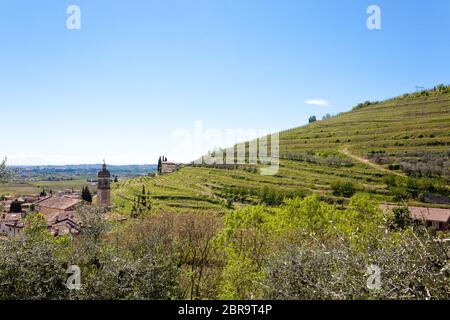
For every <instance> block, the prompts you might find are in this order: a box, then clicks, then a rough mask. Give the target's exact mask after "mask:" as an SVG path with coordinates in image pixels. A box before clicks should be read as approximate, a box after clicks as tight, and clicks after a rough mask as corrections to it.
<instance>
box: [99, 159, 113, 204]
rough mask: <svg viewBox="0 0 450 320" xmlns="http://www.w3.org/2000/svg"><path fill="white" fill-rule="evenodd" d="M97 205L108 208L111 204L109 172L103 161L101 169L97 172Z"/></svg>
mask: <svg viewBox="0 0 450 320" xmlns="http://www.w3.org/2000/svg"><path fill="white" fill-rule="evenodd" d="M97 205H99V206H101V207H104V208H108V207H110V206H111V174H110V173H109V171H108V170H106V164H105V162H103V168H102V171H100V172H99V173H98V185H97Z"/></svg>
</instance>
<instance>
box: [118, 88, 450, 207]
mask: <svg viewBox="0 0 450 320" xmlns="http://www.w3.org/2000/svg"><path fill="white" fill-rule="evenodd" d="M280 154H281V164H280V170H279V172H278V174H277V175H275V176H262V175H260V174H259V173H258V172H257V170H255V169H252V168H251V167H250V165H245V166H236V167H234V168H231V169H230V168H214V167H192V166H185V167H183V168H182V169H181V170H179V171H178V172H176V173H173V174H169V175H164V176H156V177H145V178H138V179H132V180H128V181H126V182H122V183H119V184H116V185H115V186H114V189H113V201H114V203H115V205H116V206H117V208H118V210H120V211H121V212H129V211H130V210H131V208H132V205H133V200H134V199H135V198H136V197H138V196H139V194H141V193H142V188H143V186H144V187H145V190H146V191H147V192H149V197H150V198H152V203H153V208H155V210H164V211H177V212H178V211H205V212H218V213H220V212H224V211H226V210H228V209H230V208H237V207H241V206H245V205H247V204H252V203H258V202H260V201H261V199H265V198H264V196H265V195H264V193H265V192H266V191H264V190H272V191H273V192H275V193H276V195H277V196H278V198H283V195H296V194H298V195H300V194H311V193H315V194H318V195H319V196H321V197H322V198H323V199H324V200H326V201H329V202H338V203H342V204H345V201H346V200H345V198H346V197H345V195H340V194H336V190H335V187H333V185H335V184H336V183H343V182H346V183H349V184H351V185H352V186H353V187H354V188H355V191H361V192H368V193H370V194H372V195H373V196H374V197H376V198H378V199H379V200H380V201H384V202H395V201H398V199H396V195H395V193H393V192H392V190H391V189H390V188H389V184H387V183H386V177H388V176H391V175H392V176H394V177H397V182H396V183H397V184H398V185H400V184H403V183H404V184H405V185H408V186H409V184H410V181H407V179H408V178H407V176H408V175H409V176H417V177H420V178H418V179H422V180H424V179H425V180H427V183H436V184H437V185H439V186H440V189H439V192H441V193H442V190H444V193H446V195H448V193H447V191H448V184H449V181H450V88H449V87H444V88H440V89H436V88H435V89H433V90H430V91H423V92H421V93H417V94H413V95H405V96H403V97H399V98H395V99H390V100H387V101H384V102H380V103H366V104H362V105H360V106H358V107H357V108H354V110H352V111H349V112H346V113H342V114H339V115H337V116H335V117H332V118H330V119H327V120H323V121H317V122H315V123H312V124H310V125H307V126H304V127H300V128H295V129H290V130H286V131H284V132H281V133H280ZM408 188H410V187H408ZM227 199H228V200H227ZM231 199H232V200H231ZM408 202H410V203H413V204H416V205H417V204H420V205H433V204H424V203H421V200H420V199H418V197H413V198H411V199H408Z"/></svg>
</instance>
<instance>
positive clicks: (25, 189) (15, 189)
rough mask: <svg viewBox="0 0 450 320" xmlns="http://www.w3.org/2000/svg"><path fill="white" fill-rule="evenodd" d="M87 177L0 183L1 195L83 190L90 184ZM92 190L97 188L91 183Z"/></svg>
mask: <svg viewBox="0 0 450 320" xmlns="http://www.w3.org/2000/svg"><path fill="white" fill-rule="evenodd" d="M88 184H89V183H88V182H87V181H86V179H77V180H61V181H35V182H34V181H33V182H23V183H19V182H11V183H6V184H0V195H11V196H20V195H30V194H38V193H40V192H41V191H42V189H45V190H46V191H50V190H52V191H53V192H58V191H62V190H65V189H72V188H73V189H74V190H81V188H82V187H84V186H86V185H88ZM89 188H90V189H91V190H93V189H94V190H95V186H91V185H90V184H89Z"/></svg>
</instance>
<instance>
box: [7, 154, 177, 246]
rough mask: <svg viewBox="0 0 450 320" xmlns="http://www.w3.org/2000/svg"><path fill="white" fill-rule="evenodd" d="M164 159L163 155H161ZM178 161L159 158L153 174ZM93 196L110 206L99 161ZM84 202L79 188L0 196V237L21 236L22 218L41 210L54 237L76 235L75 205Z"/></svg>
mask: <svg viewBox="0 0 450 320" xmlns="http://www.w3.org/2000/svg"><path fill="white" fill-rule="evenodd" d="M163 160H164V158H163ZM178 168H179V164H177V163H174V162H169V161H167V159H166V161H160V162H159V163H158V170H157V173H155V174H153V173H151V174H149V175H157V174H168V173H172V172H175V171H176V170H178ZM96 182H97V195H96V196H95V197H94V198H93V199H92V200H93V201H92V203H93V204H95V205H97V206H99V207H101V208H104V209H105V210H109V209H110V208H111V173H110V172H109V171H108V169H107V166H106V164H103V166H102V168H101V170H100V171H99V172H98V174H97V181H96ZM83 204H87V202H86V201H84V200H83V199H82V192H81V191H80V190H73V189H66V190H63V191H59V192H57V193H51V194H50V195H47V194H46V193H45V192H42V193H41V194H35V195H22V196H20V197H17V196H15V197H14V196H10V195H7V196H4V199H3V200H2V201H0V240H1V239H5V238H6V237H20V236H23V233H24V231H23V230H24V227H25V221H24V220H25V218H26V217H27V216H28V215H30V214H34V213H37V212H39V213H42V214H43V215H44V216H45V219H46V221H47V227H48V230H49V232H50V233H51V234H52V235H54V236H63V235H70V236H76V235H79V234H80V232H81V230H82V224H81V223H80V221H79V218H78V217H77V212H76V210H77V208H78V207H79V206H81V205H83Z"/></svg>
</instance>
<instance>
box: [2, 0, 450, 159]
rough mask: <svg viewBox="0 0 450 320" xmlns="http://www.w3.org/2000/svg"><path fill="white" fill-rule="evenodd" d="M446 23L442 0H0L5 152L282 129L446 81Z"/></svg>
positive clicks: (51, 152)
mask: <svg viewBox="0 0 450 320" xmlns="http://www.w3.org/2000/svg"><path fill="white" fill-rule="evenodd" d="M71 4H76V5H79V6H80V8H81V30H68V29H67V28H66V19H67V17H68V15H67V14H66V8H67V7H68V6H69V5H71ZM371 4H377V5H379V6H380V8H381V12H382V29H381V30H368V29H367V27H366V19H367V17H368V15H367V14H366V9H367V7H368V6H369V5H371ZM449 37H450V1H448V0H442V1H438V0H430V1H425V0H423V1H407V0H395V1H393V0H389V1H380V0H372V1H365V0H353V1H341V0H339V1H338V0H335V1H332V0H328V1H322V0H309V1H301V0H292V1H288V0H280V1H278V0H277V1H275V0H271V1H267V0H198V1H197V0H196V1H193V0H161V1H153V0H142V1H140V0H139V1H138V0H127V1H124V0H114V1H111V0H108V1H106V0H104V1H103V0H71V1H62V0H58V1H54V0H35V1H29V0H0V43H1V50H0V110H1V114H0V117H1V118H0V119H1V125H0V135H1V138H2V139H1V144H0V156H8V158H9V164H69V163H73V164H75V163H99V162H101V160H102V159H103V158H105V159H106V161H107V162H109V163H115V164H119V163H120V164H124V163H128V164H131V163H155V162H156V160H157V157H158V156H159V155H160V154H165V155H166V156H167V157H168V158H169V159H173V160H186V159H181V156H180V155H177V154H175V153H174V152H173V150H172V148H171V135H172V133H173V132H174V130H176V129H178V128H186V129H191V128H192V127H193V123H194V121H197V120H200V121H202V123H203V126H204V127H205V128H217V129H226V128H242V129H250V128H255V129H286V128H290V127H296V126H299V125H303V124H305V123H306V122H307V119H308V117H309V116H310V115H312V114H315V115H317V116H319V117H320V116H322V115H324V114H325V113H332V114H333V113H338V112H341V111H347V110H349V109H350V108H351V107H352V106H353V105H355V104H357V103H358V102H361V101H364V100H379V99H384V98H388V97H392V96H396V95H399V94H402V93H404V92H411V91H414V88H415V86H416V85H421V86H425V87H430V86H434V85H435V84H439V83H450V81H449V77H450V59H449V57H450V38H449ZM308 100H325V101H327V102H328V105H310V104H307V103H305V101H308Z"/></svg>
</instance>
